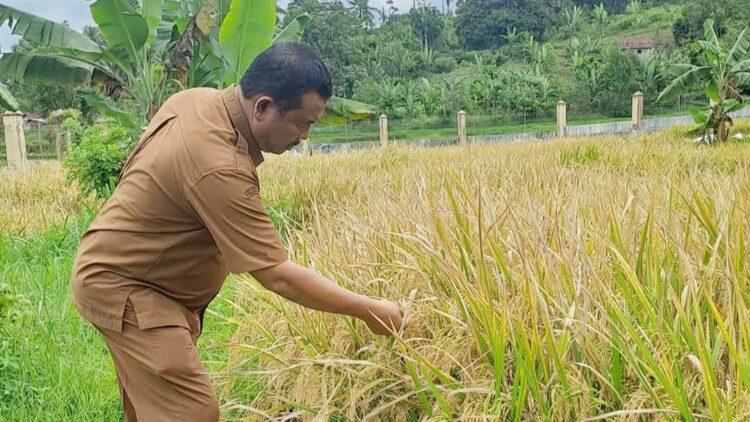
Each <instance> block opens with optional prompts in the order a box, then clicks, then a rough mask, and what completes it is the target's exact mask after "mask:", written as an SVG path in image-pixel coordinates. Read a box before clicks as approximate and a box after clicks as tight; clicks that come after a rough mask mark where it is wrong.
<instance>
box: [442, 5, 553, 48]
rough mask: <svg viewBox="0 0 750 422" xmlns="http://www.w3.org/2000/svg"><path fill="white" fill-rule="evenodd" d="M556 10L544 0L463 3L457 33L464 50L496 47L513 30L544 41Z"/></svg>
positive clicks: (457, 20)
mask: <svg viewBox="0 0 750 422" xmlns="http://www.w3.org/2000/svg"><path fill="white" fill-rule="evenodd" d="M554 11H555V9H554V8H553V6H552V5H551V4H550V2H548V1H546V0H465V1H464V2H463V3H461V5H460V6H458V10H457V11H456V33H457V35H458V37H459V39H460V40H461V43H462V44H463V46H464V47H465V48H467V49H474V50H481V49H488V48H493V47H499V46H501V45H502V44H503V38H502V36H503V35H505V34H507V32H508V30H512V29H514V28H515V29H516V30H518V31H522V32H523V31H526V32H529V33H531V34H533V35H534V36H535V37H536V38H539V39H541V38H543V35H544V31H545V29H546V28H548V27H550V26H551V24H552V22H553V15H554Z"/></svg>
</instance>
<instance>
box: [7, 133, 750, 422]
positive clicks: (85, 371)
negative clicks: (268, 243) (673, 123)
mask: <svg viewBox="0 0 750 422" xmlns="http://www.w3.org/2000/svg"><path fill="white" fill-rule="evenodd" d="M740 126H741V127H740V129H741V130H742V131H743V132H747V131H748V129H750V126H748V125H747V124H746V123H742V124H741V125H740ZM678 134H679V129H674V130H670V131H665V132H661V133H657V134H650V135H646V136H642V137H639V138H635V139H625V138H619V137H600V138H589V139H569V140H565V141H557V142H548V143H533V144H508V145H472V146H470V147H468V148H463V149H460V148H457V147H450V148H433V149H418V148H409V147H396V148H389V149H385V150H376V151H364V152H356V153H350V154H345V155H325V156H324V155H315V156H313V157H310V158H306V159H295V158H292V157H269V159H268V160H267V162H266V163H265V164H264V165H263V167H261V178H262V181H261V184H262V185H263V194H264V200H265V201H266V203H267V204H268V206H269V208H270V211H271V212H270V213H271V215H272V217H273V219H274V221H275V222H276V223H277V224H278V225H280V227H281V228H282V229H283V231H284V238H285V239H286V242H288V244H289V247H290V251H291V256H292V259H293V260H295V261H297V262H299V263H301V264H304V265H307V266H310V267H312V268H315V269H316V270H318V271H320V272H321V273H323V274H324V275H327V276H329V277H331V278H332V279H334V280H336V281H337V282H339V283H340V284H342V285H345V286H347V287H349V288H352V289H355V290H357V291H360V292H365V293H367V294H371V295H374V296H384V297H388V298H391V299H398V300H403V301H404V303H405V305H406V306H407V308H408V314H409V318H410V320H411V322H412V323H411V324H410V325H409V327H408V328H407V329H406V330H405V332H403V333H401V334H400V335H398V336H397V337H395V338H392V339H383V338H376V337H374V336H373V335H371V334H370V333H369V332H368V330H367V328H366V327H365V326H364V325H363V324H361V323H359V322H358V321H355V320H352V319H350V318H346V317H340V316H332V315H324V314H320V313H317V312H312V311H308V310H305V309H303V308H301V307H299V306H297V305H294V304H291V303H289V302H286V301H284V300H282V299H280V298H278V297H276V296H274V295H272V294H271V293H269V292H267V291H265V290H263V289H262V288H261V287H260V286H259V285H258V284H256V283H254V282H253V281H252V280H249V279H247V280H246V279H244V278H243V277H240V278H238V279H233V280H230V285H229V286H228V287H229V288H227V289H225V290H224V291H223V292H222V295H221V296H220V299H219V300H218V301H217V302H216V303H215V304H214V305H212V308H211V310H212V312H211V313H210V314H209V320H208V322H207V326H208V331H207V332H206V333H205V335H204V338H203V339H202V340H201V341H202V343H201V348H202V349H203V357H204V359H206V360H207V361H208V362H209V367H210V369H211V371H212V372H213V373H214V382H215V385H216V386H217V391H218V392H219V394H220V397H221V402H222V409H223V414H224V417H225V419H227V420H257V419H258V418H263V417H264V416H266V417H282V416H283V417H295V416H296V417H299V418H300V419H301V420H308V419H313V418H314V417H315V418H317V419H316V420H333V421H347V420H402V421H416V420H470V419H484V420H517V421H521V420H589V421H593V420H604V419H607V418H609V419H617V420H632V421H637V420H687V421H692V420H706V419H708V420H716V421H734V420H750V394H748V391H750V366H748V363H747V362H748V361H750V330H748V325H747V321H748V316H749V314H748V311H749V310H750V309H749V307H750V293H749V292H750V285H748V283H749V281H748V280H750V267H749V266H748V263H747V245H748V243H749V241H750V238H749V234H750V218H749V217H750V215H748V213H749V212H750V211H749V210H748V208H747V204H748V203H750V189H749V188H748V185H747V180H748V178H749V177H750V149H748V146H747V144H729V145H724V146H720V147H712V148H706V147H698V146H695V145H693V144H690V143H688V142H685V141H684V140H682V139H681V138H680V137H679V136H678ZM37 171H46V173H36V175H37V177H39V178H42V177H43V178H45V183H39V182H37V183H29V182H28V181H26V180H25V179H27V178H28V177H29V175H30V174H25V173H24V174H16V176H11V175H6V176H5V177H7V178H6V179H4V181H3V182H4V183H3V184H1V185H0V186H4V189H6V192H14V191H16V192H18V194H17V195H16V196H15V197H14V198H15V199H14V200H5V201H4V202H0V221H4V224H3V225H2V226H0V230H2V231H1V232H0V233H2V236H3V237H2V243H0V261H1V263H2V265H0V268H1V270H0V271H1V272H2V273H0V276H2V280H4V281H5V282H6V283H7V284H9V285H10V292H11V295H12V296H14V297H18V299H17V300H16V304H14V305H12V308H11V309H15V310H16V311H14V312H16V313H18V314H20V315H19V316H18V317H17V318H16V320H15V322H8V321H7V318H6V321H4V323H3V325H2V326H3V327H4V328H2V329H3V330H5V332H4V334H5V335H7V337H6V338H8V339H10V341H9V342H8V341H6V342H5V343H3V342H2V341H0V344H3V345H2V346H0V347H2V348H3V349H2V354H1V355H0V356H2V359H0V387H1V388H0V390H1V391H0V394H3V396H2V400H0V420H10V421H16V420H18V421H22V420H42V421H44V420H50V421H51V420H84V421H85V420H104V421H107V420H116V419H117V418H118V415H119V414H118V408H119V403H118V397H117V393H116V390H115V380H114V372H113V370H112V368H111V363H110V361H109V356H108V355H107V352H106V349H105V348H104V344H103V342H102V341H101V340H100V339H99V338H98V334H96V333H95V331H93V329H92V328H91V327H90V326H89V325H88V323H86V322H85V321H83V320H81V318H80V317H79V316H78V315H77V314H76V313H75V311H74V310H73V308H72V305H71V304H70V301H69V299H68V297H69V292H68V274H69V271H70V265H71V259H72V256H73V254H74V252H75V248H76V245H77V240H78V238H79V236H80V234H81V233H82V231H83V229H84V227H85V225H86V224H87V222H88V221H89V220H90V218H91V216H90V214H89V213H86V212H85V211H81V208H76V207H73V206H63V207H61V206H60V203H61V202H62V203H64V204H65V203H67V202H66V201H64V200H61V199H60V198H61V197H63V196H67V195H70V196H71V197H72V198H75V192H74V191H68V193H65V194H60V195H59V196H56V195H55V194H54V193H55V192H60V191H62V190H63V187H64V186H65V181H64V179H63V178H62V177H61V173H60V172H59V171H58V170H55V168H54V166H53V165H52V166H50V167H49V168H47V169H46V170H42V169H41V168H40V169H38V170H37ZM37 185H48V186H51V187H52V188H51V191H50V193H49V194H48V195H47V196H44V195H39V196H38V197H37V199H36V200H34V201H32V200H25V199H24V198H26V196H25V195H23V194H22V192H23V191H24V190H28V191H29V196H33V195H34V192H37V189H39V188H38V186H37ZM5 186H11V187H5ZM16 203H19V205H15V204H16ZM24 207H26V208H24ZM33 207H35V210H36V212H37V213H39V214H40V215H49V216H55V215H56V216H57V217H56V218H51V217H50V218H47V219H41V218H40V219H28V217H26V215H25V214H26V213H28V212H31V210H32V208H33ZM87 208H88V207H83V209H84V210H85V209H87ZM22 209H26V210H29V211H26V212H22V211H19V210H22ZM58 214H59V215H58ZM37 223H38V224H39V227H37V226H36V224H37ZM21 229H22V230H21ZM19 230H21V231H19ZM19 295H20V296H19Z"/></svg>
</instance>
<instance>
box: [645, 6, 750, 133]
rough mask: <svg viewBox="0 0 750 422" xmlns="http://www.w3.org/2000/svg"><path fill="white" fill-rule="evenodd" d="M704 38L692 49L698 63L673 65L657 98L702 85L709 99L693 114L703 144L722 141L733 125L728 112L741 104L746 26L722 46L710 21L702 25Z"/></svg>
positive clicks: (747, 60)
mask: <svg viewBox="0 0 750 422" xmlns="http://www.w3.org/2000/svg"><path fill="white" fill-rule="evenodd" d="M703 31H704V39H703V40H700V41H697V42H696V43H695V44H694V45H693V48H694V50H695V51H696V52H697V53H698V54H699V56H700V59H701V60H700V64H698V65H693V64H682V65H675V70H676V73H677V74H678V76H677V77H676V78H675V79H674V80H673V81H672V82H671V83H670V84H669V86H667V87H666V88H665V89H664V91H662V93H661V95H659V98H658V101H669V100H671V99H673V98H675V97H676V96H677V95H680V94H683V93H686V92H690V91H691V90H694V89H696V88H697V87H702V88H703V89H704V90H705V92H706V96H707V97H708V99H709V106H708V109H706V110H700V111H698V112H696V113H694V114H693V117H694V118H695V121H696V123H698V124H699V125H700V126H701V127H700V132H701V133H702V139H703V141H704V142H706V143H713V142H719V143H724V142H726V141H727V139H729V132H730V131H731V128H732V126H733V124H734V122H733V121H732V118H731V117H730V116H729V113H731V112H733V111H738V110H740V109H742V108H743V107H745V98H744V96H743V95H742V94H741V91H740V87H741V86H742V85H744V84H747V83H748V82H750V57H748V50H749V49H750V28H745V29H744V30H743V31H742V33H741V34H740V35H739V36H738V37H737V40H736V41H735V42H734V44H733V46H732V47H731V49H726V48H724V47H723V46H722V45H721V43H720V42H719V37H718V35H717V33H716V30H715V29H714V22H713V21H712V20H710V19H709V20H707V21H706V22H705V23H704V25H703Z"/></svg>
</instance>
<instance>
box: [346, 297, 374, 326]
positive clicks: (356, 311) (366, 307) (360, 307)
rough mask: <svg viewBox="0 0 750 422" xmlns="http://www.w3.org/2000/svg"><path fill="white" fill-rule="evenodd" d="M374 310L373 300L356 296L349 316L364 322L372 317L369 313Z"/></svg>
mask: <svg viewBox="0 0 750 422" xmlns="http://www.w3.org/2000/svg"><path fill="white" fill-rule="evenodd" d="M374 308H375V300H374V299H373V298H371V297H367V296H364V295H360V294H357V297H356V299H355V300H354V303H353V306H352V312H351V313H350V315H352V316H353V317H355V318H359V319H361V320H366V319H369V318H371V317H372V313H371V311H373V310H374Z"/></svg>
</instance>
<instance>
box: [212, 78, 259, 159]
mask: <svg viewBox="0 0 750 422" xmlns="http://www.w3.org/2000/svg"><path fill="white" fill-rule="evenodd" d="M221 97H222V99H223V100H224V106H225V107H226V108H227V111H228V112H229V118H230V119H231V121H232V126H234V128H235V129H236V130H237V132H239V134H240V136H242V137H243V138H244V139H245V141H246V142H247V149H248V153H249V154H250V158H251V159H252V160H253V164H255V166H256V167H257V166H259V165H260V163H262V162H263V154H262V153H261V151H260V147H258V143H257V142H256V141H255V137H253V134H252V132H251V131H250V123H248V121H247V116H245V112H244V110H242V104H241V103H240V98H239V95H238V93H237V85H236V84H234V85H231V86H229V87H227V88H225V89H224V90H222V91H221Z"/></svg>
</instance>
